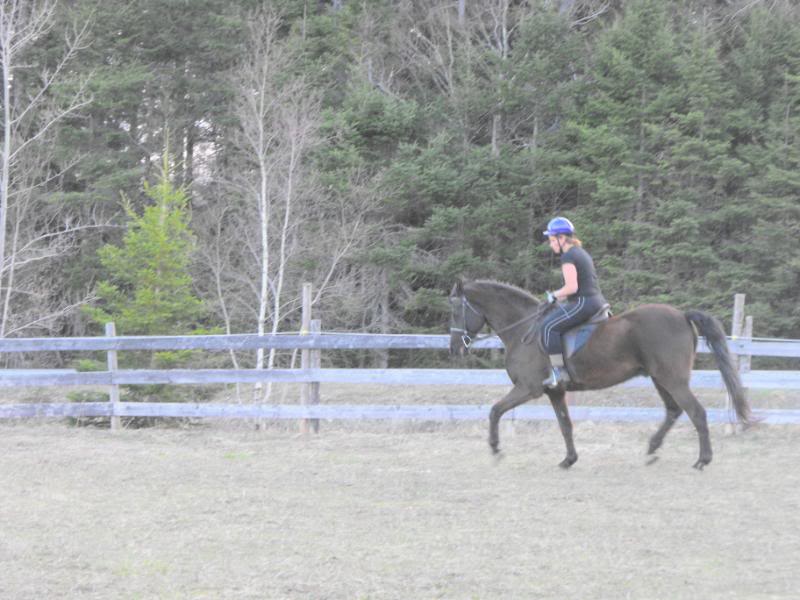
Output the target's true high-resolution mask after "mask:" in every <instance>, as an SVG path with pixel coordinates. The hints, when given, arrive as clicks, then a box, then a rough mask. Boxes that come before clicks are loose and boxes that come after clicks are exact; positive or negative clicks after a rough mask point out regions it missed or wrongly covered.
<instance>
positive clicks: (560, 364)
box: [542, 353, 569, 389]
mask: <svg viewBox="0 0 800 600" xmlns="http://www.w3.org/2000/svg"><path fill="white" fill-rule="evenodd" d="M550 364H551V365H552V368H551V370H550V377H548V378H547V379H545V380H544V381H543V382H542V383H543V384H544V387H546V388H551V389H555V388H557V387H558V386H559V385H561V384H562V383H564V384H566V383H567V382H568V381H569V373H568V372H567V370H566V369H565V368H564V355H563V354H560V353H559V354H551V355H550Z"/></svg>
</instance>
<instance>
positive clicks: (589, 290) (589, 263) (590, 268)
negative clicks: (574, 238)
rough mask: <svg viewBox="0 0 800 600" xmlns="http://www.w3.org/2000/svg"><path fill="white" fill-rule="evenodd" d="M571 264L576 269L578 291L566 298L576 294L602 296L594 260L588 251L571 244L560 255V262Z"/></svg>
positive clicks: (573, 296)
mask: <svg viewBox="0 0 800 600" xmlns="http://www.w3.org/2000/svg"><path fill="white" fill-rule="evenodd" d="M567 263H569V264H573V265H575V269H576V270H577V271H578V292H577V293H575V294H572V295H571V296H570V297H569V298H568V300H574V299H575V298H577V297H578V296H602V294H601V293H600V285H599V284H598V283H597V272H596V271H595V270H594V261H593V260H592V257H591V256H589V253H588V252H586V250H584V249H583V248H581V247H580V246H573V247H572V248H570V249H569V250H567V251H566V252H565V253H564V254H562V255H561V264H562V265H563V264H567Z"/></svg>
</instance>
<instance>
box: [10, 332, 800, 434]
mask: <svg viewBox="0 0 800 600" xmlns="http://www.w3.org/2000/svg"><path fill="white" fill-rule="evenodd" d="M111 331H112V332H113V329H112V330H111ZM449 343H450V337H449V336H447V335H376V334H354V333H318V334H307V335H294V334H279V335H265V336H259V335H254V334H243V335H203V336H148V337H144V336H124V337H123V336H120V337H114V336H113V335H107V336H105V337H92V338H86V337H84V338H25V339H23V338H11V339H2V340H0V352H48V351H50V352H53V351H75V352H96V351H104V352H108V353H109V355H111V354H112V353H116V352H120V351H123V352H124V351H143V350H145V351H157V350H205V351H230V350H234V351H247V350H255V349H257V348H276V349H302V350H316V351H319V350H374V349H382V350H387V349H388V350H400V349H407V350H423V349H428V350H444V349H447V348H448V347H449ZM728 345H729V347H730V349H731V352H733V353H734V354H737V355H752V356H776V357H792V358H800V341H796V340H769V341H758V340H749V339H741V338H737V339H729V341H728ZM473 347H474V348H476V349H492V348H502V347H503V345H502V342H501V341H500V340H499V338H497V337H487V338H484V339H481V340H479V341H477V342H475V344H474V346H473ZM698 351H700V352H708V348H707V347H706V345H705V343H704V341H703V340H702V339H701V340H700V343H699V345H698ZM108 368H109V370H108V371H97V372H77V371H75V370H66V369H65V370H54V369H31V370H24V369H23V370H19V369H17V370H7V371H3V370H0V387H16V386H28V387H30V386H109V387H110V388H111V389H112V391H113V390H114V389H116V386H119V385H137V384H172V385H187V384H194V385H204V384H220V383H260V382H266V381H271V382H281V383H301V384H319V383H359V384H367V383H372V384H380V385H503V386H507V385H510V384H511V382H510V380H509V379H508V375H507V374H506V372H505V371H504V370H501V369H480V370H476V369H322V368H305V369H271V370H259V369H168V370H117V369H115V363H114V362H113V361H109V367H108ZM742 380H743V382H744V384H745V386H747V387H749V388H762V389H792V390H800V371H748V372H745V373H742ZM622 385H623V386H626V387H641V386H650V385H652V384H651V382H650V381H649V379H647V378H644V377H638V378H634V379H632V380H630V381H628V382H625V383H624V384H622ZM692 385H693V386H694V387H706V388H709V387H710V388H722V387H723V383H722V381H721V378H720V375H719V372H718V371H702V370H698V371H694V372H693V374H692ZM487 410H488V409H487V408H486V407H475V406H459V405H446V406H445V407H442V406H428V407H424V406H423V407H420V406H413V407H411V406H409V407H402V406H400V407H398V406H379V407H375V406H362V407H346V406H341V405H340V406H330V405H328V406H323V405H266V404H256V405H239V404H232V405H227V404H223V405H220V404H192V403H181V404H169V403H126V402H119V401H116V400H114V401H112V402H109V403H43V404H7V405H0V418H15V417H16V418H19V417H28V416H111V417H113V418H117V417H120V416H202V417H229V418H248V417H258V418H300V419H318V418H321V419H327V418H421V419H433V420H440V419H463V418H473V417H468V416H466V415H475V414H480V415H481V418H485V416H486V414H487V412H486V411H487ZM572 410H573V412H574V413H575V418H577V419H580V418H584V417H583V416H582V415H590V416H591V418H595V419H606V420H640V419H643V420H652V419H653V418H656V417H653V416H651V415H650V412H648V411H650V410H651V409H624V410H622V409H600V408H588V407H574V408H573V409H572ZM475 411H477V412H475ZM603 411H605V412H603ZM641 411H645V412H641ZM723 412H725V411H723ZM783 412H785V413H786V414H785V415H784V416H780V415H779V414H778V413H777V412H774V411H773V412H771V413H769V416H768V419H767V421H768V422H800V411H783ZM795 412H796V413H798V414H794V413H795ZM657 413H658V415H659V416H660V415H661V413H662V411H660V410H657ZM515 414H517V415H521V416H520V417H519V418H543V417H542V416H541V414H540V408H539V407H523V408H521V409H517V411H516V412H515ZM353 415H361V417H355V416H353ZM381 415H383V416H381ZM387 415H388V416H387ZM525 415H527V416H525ZM547 415H548V416H547V417H546V418H550V413H549V412H548V413H547ZM637 415H638V416H637ZM762 416H764V415H762ZM474 418H477V417H474ZM586 418H589V417H586ZM781 419H787V420H784V421H781ZM792 419H794V420H792Z"/></svg>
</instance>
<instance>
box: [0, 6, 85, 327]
mask: <svg viewBox="0 0 800 600" xmlns="http://www.w3.org/2000/svg"><path fill="white" fill-rule="evenodd" d="M55 23H56V3H55V2H54V1H50V0H42V1H36V0H4V1H3V2H2V3H0V63H1V69H2V86H3V90H2V141H1V142H0V146H1V147H0V284H1V285H0V287H1V289H2V313H1V315H0V337H4V336H6V335H9V334H11V333H14V332H16V331H19V330H21V329H24V328H26V327H30V326H40V325H42V324H43V323H44V322H46V321H47V320H48V319H53V318H55V317H57V316H59V315H61V314H64V313H65V312H68V311H69V310H71V308H72V307H71V306H69V305H68V303H67V305H65V304H64V303H63V302H62V303H61V304H60V306H54V305H53V302H52V301H51V302H44V306H42V305H39V306H36V307H35V309H34V310H32V311H31V310H28V311H27V312H29V313H32V314H29V315H24V312H25V307H28V308H30V307H32V306H34V305H35V304H36V302H35V299H36V297H39V298H43V297H45V296H47V295H48V293H49V294H52V293H53V290H52V289H51V288H52V286H50V288H48V286H47V285H45V286H44V287H38V288H29V289H20V288H19V281H20V271H21V270H23V269H30V268H32V267H34V266H36V267H40V266H41V265H42V264H43V263H46V262H47V261H48V260H49V259H53V258H55V257H58V256H61V255H63V254H64V252H66V251H67V250H68V249H69V248H70V247H71V246H72V244H73V241H74V236H75V235H76V234H77V233H78V232H79V231H81V230H82V229H85V228H86V227H92V226H94V225H93V224H90V223H87V222H85V221H81V220H79V219H76V218H74V217H73V216H70V215H69V214H67V213H65V212H64V211H62V210H59V208H58V207H56V209H53V208H52V207H46V208H43V207H42V206H41V201H42V198H43V196H44V195H45V194H46V193H47V192H49V191H52V190H53V189H55V188H56V187H57V184H56V182H57V181H58V180H59V179H60V177H61V176H62V175H63V173H64V172H65V171H66V170H67V169H69V168H70V167H72V166H73V165H74V163H75V161H76V159H75V158H73V159H71V160H67V161H61V162H60V161H58V160H55V157H54V147H55V144H54V140H55V137H56V135H57V133H58V127H59V125H61V124H62V123H63V122H64V121H65V120H66V119H68V118H70V117H72V116H74V115H75V114H76V113H77V112H78V111H79V110H80V109H81V108H82V107H84V106H86V105H87V104H88V102H89V100H88V98H87V96H86V94H85V87H86V81H79V82H70V83H71V85H70V86H69V89H71V90H72V92H71V93H68V94H67V95H66V96H64V94H63V91H64V89H65V87H66V86H63V84H64V83H65V81H66V80H67V78H68V75H67V71H68V66H69V64H70V63H71V62H72V61H74V59H75V58H76V56H77V54H78V52H79V51H80V50H82V49H83V48H85V47H86V43H87V38H88V23H86V22H84V23H83V25H82V26H80V27H75V28H73V29H72V30H71V31H69V32H67V33H66V35H65V38H64V41H63V44H62V48H63V52H62V54H61V56H60V58H59V59H58V60H56V61H55V62H52V63H49V64H47V65H44V66H42V65H38V66H36V65H35V63H34V62H33V61H31V60H30V58H31V57H30V53H31V52H32V51H33V50H34V49H35V47H36V46H35V45H36V44H37V42H39V41H41V40H42V39H43V38H44V37H45V36H46V35H47V34H49V33H50V32H51V31H52V30H53V28H54V26H55ZM58 86H62V87H61V88H60V89H59V90H58V92H57V91H56V88H57V87H58ZM37 279H39V278H38V277H37V276H36V275H35V274H34V275H30V276H29V277H27V282H28V283H30V284H32V283H36V282H37ZM38 283H41V282H40V281H39V282H38ZM15 295H23V296H24V301H23V302H22V305H23V308H22V310H20V311H18V312H19V313H20V314H18V315H17V316H16V318H13V317H14V315H13V314H12V313H13V302H12V300H13V296H15ZM80 303H81V302H80V301H78V302H77V303H76V304H80ZM56 304H58V303H56ZM43 313H44V314H43Z"/></svg>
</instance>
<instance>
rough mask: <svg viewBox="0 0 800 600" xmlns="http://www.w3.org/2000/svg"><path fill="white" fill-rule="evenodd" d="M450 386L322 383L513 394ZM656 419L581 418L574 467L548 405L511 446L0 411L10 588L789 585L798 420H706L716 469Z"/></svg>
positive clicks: (224, 594) (741, 593)
mask: <svg viewBox="0 0 800 600" xmlns="http://www.w3.org/2000/svg"><path fill="white" fill-rule="evenodd" d="M454 389H458V388H446V389H444V390H439V389H438V388H437V389H431V388H424V389H414V388H380V387H378V386H375V387H374V388H373V389H367V388H364V387H361V386H358V387H357V388H356V389H349V390H347V389H340V390H334V389H333V388H329V389H328V390H327V394H326V395H325V400H326V401H330V402H341V403H344V402H358V401H365V402H378V401H381V400H382V399H383V400H386V401H387V402H388V401H390V402H392V403H394V402H397V403H410V402H427V403H438V402H443V401H445V399H444V398H441V397H439V395H438V394H440V393H443V394H446V395H448V396H449V398H448V400H449V401H452V402H458V403H462V402H463V403H466V402H476V403H488V402H491V401H492V400H494V399H496V398H497V397H498V396H499V395H500V394H501V393H502V390H500V389H498V388H488V389H486V390H481V389H477V390H473V391H472V392H468V391H466V390H462V391H461V392H460V393H459V394H458V395H454V393H453V392H454ZM323 391H324V392H325V388H323ZM622 391H623V392H624V393H625V394H627V393H628V391H625V390H622ZM700 395H701V396H702V397H703V401H704V404H705V405H706V406H709V407H711V406H714V402H713V400H709V399H708V395H707V394H704V393H701V394H700ZM615 397H616V398H619V397H620V396H619V395H616V396H615ZM637 398H640V399H641V398H642V395H641V394H638V395H637ZM587 401H591V402H603V403H605V404H608V403H609V399H608V398H605V399H603V398H586V399H581V402H580V403H581V404H585V403H588V402H587ZM627 401H628V402H631V403H633V400H632V399H631V398H628V400H627ZM784 401H786V400H785V399H783V398H777V399H775V398H774V397H771V396H770V397H769V399H768V400H767V402H775V403H778V404H781V403H783V402H784ZM648 402H649V400H648ZM576 403H577V402H576ZM754 404H755V402H754ZM757 406H760V405H758V404H757ZM654 428H655V424H653V425H649V424H648V425H643V424H593V423H578V424H577V425H576V443H577V445H578V452H579V454H580V460H579V461H578V463H577V464H576V465H575V467H573V469H571V470H570V471H567V472H564V471H561V470H560V469H558V468H557V467H556V464H557V463H558V462H559V461H560V460H561V458H562V457H563V443H562V441H561V436H560V434H559V432H558V427H557V425H556V424H555V423H552V422H547V423H518V424H516V425H515V426H514V427H513V428H508V427H506V428H505V429H503V430H501V445H502V447H503V448H504V450H505V452H506V456H505V458H504V459H503V460H501V461H500V462H499V463H497V462H495V460H494V459H493V458H491V457H490V455H489V453H488V450H487V447H486V442H485V437H486V430H485V429H486V428H485V424H484V423H466V424H445V425H430V424H429V425H426V426H419V425H410V424H407V423H371V424H359V423H348V424H333V423H324V424H323V428H322V431H321V433H320V435H317V436H310V437H307V436H300V435H298V434H296V433H295V427H294V424H283V425H280V426H275V427H270V428H268V429H266V430H263V431H254V430H253V428H252V426H251V425H250V424H247V423H243V422H205V423H203V424H199V425H193V426H186V425H184V426H179V427H158V428H153V429H146V430H125V431H121V432H115V433H112V432H110V431H107V430H102V429H94V428H83V429H78V428H70V427H67V426H65V425H64V424H61V423H52V422H51V423H39V422H36V423H34V422H26V423H15V422H5V423H0V481H2V485H0V527H1V528H2V535H0V597H2V598H3V599H6V598H8V599H17V598H20V599H23V598H24V599H28V598H103V599H105V598H147V599H150V598H181V599H183V598H187V599H188V598H191V599H199V598H208V599H220V598H236V599H238V598H252V599H263V598H289V599H294V598H303V599H306V598H312V599H323V598H331V599H338V598H342V599H359V598H361V599H389V598H392V599H393V598H403V599H409V598H448V599H449V598H465V599H473V598H480V599H492V600H494V599H497V598H504V599H506V598H525V599H528V598H614V599H618V598H670V599H676V598H687V599H688V598H691V599H696V598H726V599H730V598H733V599H745V598H746V599H754V598H795V597H797V589H800V572H798V569H797V565H798V563H797V548H798V547H799V546H800V496H799V495H798V489H800V472H798V470H797V464H798V459H800V428H798V427H789V426H769V427H767V426H764V427H760V428H757V429H756V430H754V431H751V432H748V433H747V434H745V435H737V436H733V437H728V436H725V435H724V433H723V430H722V428H720V427H714V428H712V442H713V444H714V449H715V451H716V454H715V458H714V462H713V463H712V464H711V465H710V466H709V467H708V468H707V470H706V471H705V472H702V473H700V472H697V471H695V470H693V469H691V467H690V465H691V464H692V463H693V461H694V460H695V458H696V454H697V442H696V436H695V434H694V431H693V430H691V428H690V426H689V425H688V424H686V423H682V424H679V425H678V426H677V427H676V429H675V430H674V431H673V432H672V433H671V434H670V436H669V437H668V438H667V441H666V443H665V446H664V448H663V449H662V451H661V456H662V458H661V460H660V461H659V462H657V463H656V464H655V465H652V466H650V467H646V466H644V451H645V448H646V443H647V439H648V436H649V435H650V434H651V433H652V430H653V429H654Z"/></svg>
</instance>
